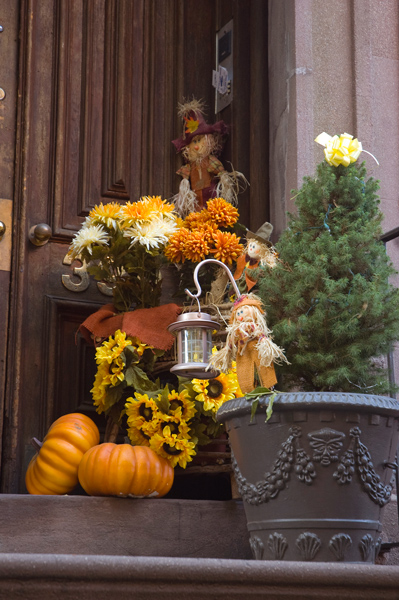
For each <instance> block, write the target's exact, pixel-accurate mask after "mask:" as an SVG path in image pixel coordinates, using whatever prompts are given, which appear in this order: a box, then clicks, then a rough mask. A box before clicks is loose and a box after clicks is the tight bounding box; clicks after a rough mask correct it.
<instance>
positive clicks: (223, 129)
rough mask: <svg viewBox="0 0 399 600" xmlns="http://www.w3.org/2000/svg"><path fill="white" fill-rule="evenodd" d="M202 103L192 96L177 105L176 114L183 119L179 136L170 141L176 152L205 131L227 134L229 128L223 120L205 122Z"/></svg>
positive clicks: (204, 133) (205, 132)
mask: <svg viewBox="0 0 399 600" xmlns="http://www.w3.org/2000/svg"><path fill="white" fill-rule="evenodd" d="M203 108H204V103H203V102H202V101H201V100H196V99H195V98H193V99H192V100H190V101H189V102H185V103H184V104H179V105H178V113H177V114H178V116H179V117H181V118H182V119H183V134H182V136H181V137H179V138H177V139H176V140H173V141H172V144H173V145H174V146H175V148H176V152H181V150H183V148H185V147H186V146H188V144H189V143H190V142H191V140H192V139H193V138H194V137H195V136H196V135H206V134H207V133H218V134H220V135H227V133H228V131H229V128H228V126H227V125H226V123H225V122H224V121H218V122H217V123H214V124H213V125H210V124H209V123H207V122H206V121H205V119H204V114H203Z"/></svg>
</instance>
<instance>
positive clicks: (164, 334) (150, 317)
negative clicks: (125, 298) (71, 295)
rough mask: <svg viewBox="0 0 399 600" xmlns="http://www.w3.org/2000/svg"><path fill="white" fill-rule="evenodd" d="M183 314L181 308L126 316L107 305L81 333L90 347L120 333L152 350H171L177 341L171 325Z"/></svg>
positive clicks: (166, 307) (142, 310) (141, 310)
mask: <svg viewBox="0 0 399 600" xmlns="http://www.w3.org/2000/svg"><path fill="white" fill-rule="evenodd" d="M180 313H181V308H180V307H179V306H177V304H163V305H162V306H156V307H155V308H139V309H137V310H133V311H129V312H125V313H118V312H116V311H115V307H114V306H113V305H112V304H106V305H105V306H103V307H102V308H100V309H99V310H98V311H97V312H95V313H93V314H92V315H90V316H89V317H88V318H87V319H86V320H85V321H84V322H83V323H82V324H81V325H80V327H79V331H80V332H81V334H82V336H83V337H84V338H85V340H86V341H87V342H88V343H93V341H94V343H97V342H100V341H102V340H103V339H104V338H108V337H109V336H110V335H113V334H114V333H115V331H116V330H117V329H120V330H121V331H124V332H125V333H126V334H127V335H128V336H131V337H138V338H139V339H140V341H141V342H143V343H145V344H148V345H149V346H153V347H154V348H158V349H159V350H169V348H171V347H172V345H173V341H174V337H173V335H172V334H171V333H170V332H169V331H168V325H170V324H171V323H173V322H174V321H176V318H177V317H178V315H179V314H180Z"/></svg>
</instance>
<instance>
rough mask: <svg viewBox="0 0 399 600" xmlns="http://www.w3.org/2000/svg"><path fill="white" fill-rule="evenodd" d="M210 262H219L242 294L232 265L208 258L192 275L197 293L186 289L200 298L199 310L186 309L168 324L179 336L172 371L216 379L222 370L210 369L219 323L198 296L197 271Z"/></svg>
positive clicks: (194, 296)
mask: <svg viewBox="0 0 399 600" xmlns="http://www.w3.org/2000/svg"><path fill="white" fill-rule="evenodd" d="M208 262H209V263H216V264H218V265H220V266H221V267H223V268H224V269H225V270H226V271H227V274H228V276H229V279H230V281H231V283H232V286H233V288H234V291H235V293H236V296H237V298H239V297H240V296H241V294H240V291H239V289H238V287H237V284H236V282H235V281H234V277H233V275H232V273H231V271H230V269H228V267H226V265H225V264H224V263H222V262H221V261H220V260H216V259H215V258H207V259H205V260H203V261H202V262H200V263H199V264H198V265H197V266H196V268H195V271H194V274H193V279H194V283H195V285H196V288H197V294H192V293H191V292H190V291H189V290H186V294H188V295H189V296H190V297H191V298H195V299H196V300H197V302H198V312H187V313H183V314H181V315H179V316H178V318H177V321H175V322H174V323H172V324H171V325H169V327H168V330H169V331H171V332H172V333H175V334H176V338H177V364H176V365H175V366H173V367H172V368H171V372H172V373H175V374H176V375H179V376H181V377H187V378H189V379H194V378H195V379H213V378H214V377H217V376H218V375H219V371H217V370H215V369H209V370H207V369H208V362H209V359H210V357H211V356H212V331H215V330H218V329H220V324H219V323H218V322H217V321H213V320H212V318H211V316H210V315H208V314H207V313H203V312H201V307H200V303H199V300H198V297H199V296H200V294H201V286H200V284H199V281H198V271H199V269H200V268H201V266H202V265H203V264H205V263H208Z"/></svg>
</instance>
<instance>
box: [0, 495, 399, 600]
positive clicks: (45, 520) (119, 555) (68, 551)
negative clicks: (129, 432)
mask: <svg viewBox="0 0 399 600" xmlns="http://www.w3.org/2000/svg"><path fill="white" fill-rule="evenodd" d="M394 509H395V510H396V505H395V504H394V503H392V507H391V510H390V511H389V512H390V513H391V514H390V519H391V525H390V527H389V529H390V531H389V533H390V534H392V535H388V536H387V537H389V538H390V539H391V540H392V539H396V537H395V536H396V530H394V529H395V527H397V518H396V520H395V516H396V512H394ZM388 522H389V520H388ZM385 556H386V557H389V559H386V560H385V562H386V564H385V565H384V564H379V565H364V564H349V563H339V562H336V563H320V562H319V563H316V562H311V563H310V562H288V561H255V560H252V554H251V550H250V547H249V541H248V533H247V528H246V519H245V514H244V508H243V505H242V502H241V501H239V500H238V501H235V500H230V501H211V500H210V501H208V500H173V499H166V498H163V499H161V500H156V499H133V498H126V499H120V498H109V497H88V496H30V495H23V494H21V495H7V494H4V495H0V600H3V599H4V600H39V599H40V600H43V599H45V600H53V599H54V600H55V599H56V600H60V599H62V600H89V599H90V600H91V599H93V600H102V599H104V600H105V599H107V600H110V599H112V600H124V599H125V598H126V599H128V600H155V599H157V600H159V599H160V598H161V599H162V600H169V599H170V600H172V599H173V600H180V599H181V600H200V599H201V600H202V599H204V600H205V599H206V600H213V599H215V600H216V599H217V600H220V599H221V598H229V600H230V599H237V600H238V599H239V600H247V599H248V600H253V599H254V600H255V599H258V598H259V599H261V598H262V600H268V599H270V600H274V599H276V600H280V599H284V600H288V599H289V600H293V599H295V600H305V599H306V600H308V599H313V598H314V599H318V600H324V599H331V600H337V599H338V598H339V600H346V599H348V600H356V599H359V600H360V599H361V600H368V599H370V600H378V599H380V598H381V600H390V599H394V598H395V599H398V600H399V566H394V565H392V566H391V565H390V564H388V563H389V562H391V559H392V558H393V554H392V552H390V553H389V554H387V555H385ZM383 562H384V561H383Z"/></svg>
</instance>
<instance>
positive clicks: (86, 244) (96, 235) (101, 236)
mask: <svg viewBox="0 0 399 600" xmlns="http://www.w3.org/2000/svg"><path fill="white" fill-rule="evenodd" d="M108 240H109V235H108V234H107V232H106V231H105V230H104V228H103V227H102V226H101V225H86V223H85V225H84V226H83V227H82V229H81V230H80V231H78V233H77V234H76V235H75V236H74V238H73V240H72V243H71V246H70V251H69V254H70V256H72V257H76V256H78V254H80V253H81V252H82V250H84V248H87V250H88V251H89V252H90V254H91V253H92V248H91V247H92V245H93V244H100V245H105V244H107V242H108Z"/></svg>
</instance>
